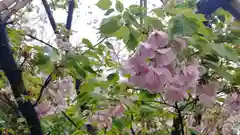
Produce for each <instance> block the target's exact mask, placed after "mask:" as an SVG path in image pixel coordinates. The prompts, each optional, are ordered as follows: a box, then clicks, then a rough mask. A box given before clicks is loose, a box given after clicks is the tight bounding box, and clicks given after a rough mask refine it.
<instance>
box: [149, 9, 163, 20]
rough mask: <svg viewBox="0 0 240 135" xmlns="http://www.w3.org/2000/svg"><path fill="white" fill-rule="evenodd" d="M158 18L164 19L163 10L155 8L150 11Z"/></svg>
mask: <svg viewBox="0 0 240 135" xmlns="http://www.w3.org/2000/svg"><path fill="white" fill-rule="evenodd" d="M152 11H153V12H154V13H155V14H156V15H157V16H158V17H160V18H161V17H164V15H165V13H164V10H163V9H161V8H155V9H153V10H152Z"/></svg>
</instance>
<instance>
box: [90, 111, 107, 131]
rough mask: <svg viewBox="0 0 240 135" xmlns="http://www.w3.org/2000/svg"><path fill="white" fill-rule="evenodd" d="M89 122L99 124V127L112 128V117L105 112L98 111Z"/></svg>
mask: <svg viewBox="0 0 240 135" xmlns="http://www.w3.org/2000/svg"><path fill="white" fill-rule="evenodd" d="M89 122H91V123H92V124H97V126H98V128H111V127H112V118H111V117H109V116H107V115H106V114H104V113H101V112H97V113H96V114H94V115H93V116H92V117H91V118H90V119H89Z"/></svg>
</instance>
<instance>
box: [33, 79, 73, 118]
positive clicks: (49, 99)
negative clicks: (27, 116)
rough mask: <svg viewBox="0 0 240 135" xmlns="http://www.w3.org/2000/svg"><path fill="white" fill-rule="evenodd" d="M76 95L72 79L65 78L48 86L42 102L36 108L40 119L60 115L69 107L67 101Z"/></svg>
mask: <svg viewBox="0 0 240 135" xmlns="http://www.w3.org/2000/svg"><path fill="white" fill-rule="evenodd" d="M75 95H76V93H75V89H74V84H73V79H72V77H70V76H67V77H64V78H62V79H59V80H57V81H55V82H52V83H50V84H49V85H48V87H47V88H46V89H45V90H44V93H43V97H42V98H43V100H42V102H41V103H40V104H38V105H37V106H36V107H35V110H36V111H37V113H38V115H39V117H43V116H46V115H51V114H54V113H58V112H59V111H61V110H63V109H65V108H66V107H67V106H68V102H67V100H68V99H70V98H72V97H75Z"/></svg>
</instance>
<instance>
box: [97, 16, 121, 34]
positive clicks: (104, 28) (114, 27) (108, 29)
mask: <svg viewBox="0 0 240 135" xmlns="http://www.w3.org/2000/svg"><path fill="white" fill-rule="evenodd" d="M120 27H121V25H120V20H117V19H114V18H109V19H106V20H103V23H102V25H101V26H100V32H101V33H103V34H104V35H111V34H113V33H114V32H116V31H118V29H119V28H120Z"/></svg>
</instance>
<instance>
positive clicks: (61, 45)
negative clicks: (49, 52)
mask: <svg viewBox="0 0 240 135" xmlns="http://www.w3.org/2000/svg"><path fill="white" fill-rule="evenodd" d="M56 43H57V46H58V47H59V49H61V50H63V51H69V52H71V51H72V50H73V49H72V44H71V43H70V42H67V41H63V39H56Z"/></svg>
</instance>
